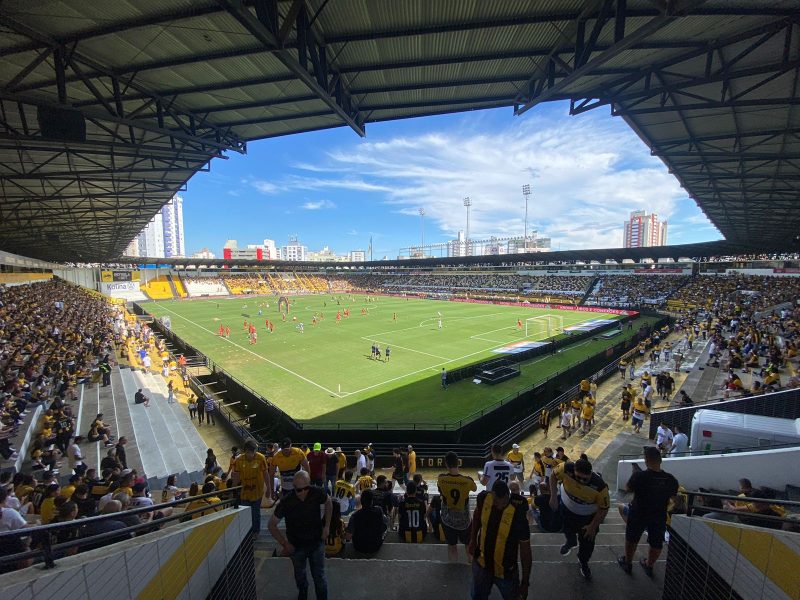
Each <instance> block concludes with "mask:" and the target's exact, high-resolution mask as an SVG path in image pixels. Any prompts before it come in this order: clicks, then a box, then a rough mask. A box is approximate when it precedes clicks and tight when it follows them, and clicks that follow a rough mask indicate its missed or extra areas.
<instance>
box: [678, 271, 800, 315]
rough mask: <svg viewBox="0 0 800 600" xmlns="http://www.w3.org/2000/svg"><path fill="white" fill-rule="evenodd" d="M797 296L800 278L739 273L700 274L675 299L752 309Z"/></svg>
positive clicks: (706, 306)
mask: <svg viewBox="0 0 800 600" xmlns="http://www.w3.org/2000/svg"><path fill="white" fill-rule="evenodd" d="M797 298H800V277H776V276H772V277H769V276H763V275H739V274H728V275H698V276H697V277H693V278H692V279H691V280H690V281H689V283H688V284H687V285H685V286H684V287H682V288H681V289H680V290H678V291H677V292H676V293H675V294H674V295H673V296H672V300H675V301H678V302H682V303H684V304H687V305H695V306H697V307H700V308H713V309H714V310H719V309H723V310H727V309H730V308H733V307H735V306H737V305H738V306H741V307H742V308H743V309H745V310H747V311H750V312H757V311H761V310H765V309H767V308H770V307H772V306H776V305H778V304H782V303H784V302H793V301H794V300H796V299H797Z"/></svg>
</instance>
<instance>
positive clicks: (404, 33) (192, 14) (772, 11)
mask: <svg viewBox="0 0 800 600" xmlns="http://www.w3.org/2000/svg"><path fill="white" fill-rule="evenodd" d="M244 4H246V5H248V6H250V5H253V4H256V3H255V2H254V1H253V0H246V1H245V2H244ZM220 12H222V9H221V8H220V7H219V5H218V4H217V3H216V2H200V1H199V0H198V1H195V2H192V3H191V6H189V7H188V8H181V9H177V10H173V11H166V12H162V13H158V14H155V15H144V16H142V17H139V18H136V17H134V18H128V19H125V20H124V21H116V22H111V23H108V24H106V25H102V26H100V27H92V28H87V29H83V30H79V31H76V32H74V33H70V34H69V35H66V36H59V37H58V38H56V39H57V41H58V42H60V43H62V44H66V45H69V44H72V43H75V42H81V41H83V40H89V39H93V38H97V37H103V36H106V35H111V34H114V33H121V32H125V31H132V30H134V29H141V28H143V27H152V26H155V25H170V24H173V23H175V22H180V21H187V20H190V19H193V18H197V17H202V16H209V15H214V14H218V13H220ZM793 12H794V11H793V9H791V8H781V7H774V8H773V7H757V8H750V7H737V6H732V7H724V6H719V7H708V8H703V7H700V8H698V9H695V10H693V11H691V12H690V14H692V15H709V16H790V15H791V14H792V13H793ZM578 14H579V13H577V12H575V11H563V12H559V11H552V12H549V13H546V14H542V15H530V16H527V15H521V16H515V17H512V18H509V19H496V20H477V21H466V22H460V23H443V24H438V25H431V26H421V27H413V28H404V29H394V30H388V31H366V32H361V33H351V34H344V35H340V36H332V37H331V38H326V39H325V43H327V44H338V43H342V44H347V43H353V42H359V41H375V40H384V39H392V38H398V37H401V38H405V37H410V36H417V35H437V34H442V33H453V32H461V31H480V30H484V29H496V28H503V27H518V26H520V25H535V24H539V23H552V22H562V21H574V20H575V19H576V18H577V17H578ZM627 14H628V16H631V17H653V16H657V15H658V9H644V8H643V9H633V10H632V9H629V10H628V11H627ZM45 47H46V46H45V45H43V44H41V43H39V42H28V43H24V44H17V45H14V46H9V47H7V48H3V49H2V50H0V57H2V56H10V55H12V54H18V53H21V52H30V51H34V50H37V49H41V48H45Z"/></svg>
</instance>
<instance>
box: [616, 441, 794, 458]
mask: <svg viewBox="0 0 800 600" xmlns="http://www.w3.org/2000/svg"><path fill="white" fill-rule="evenodd" d="M642 447H643V448H647V447H648V446H642ZM797 447H800V442H786V443H785V444H770V445H768V446H743V447H741V448H728V449H726V450H719V451H714V452H704V453H703V454H692V451H691V450H686V451H685V452H676V453H675V454H667V455H666V456H665V457H664V458H675V457H681V456H712V455H714V454H738V453H740V452H750V451H754V450H775V449H776V448H797ZM642 458H643V457H642V455H641V454H620V456H619V460H636V459H642Z"/></svg>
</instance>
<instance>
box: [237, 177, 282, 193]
mask: <svg viewBox="0 0 800 600" xmlns="http://www.w3.org/2000/svg"><path fill="white" fill-rule="evenodd" d="M245 181H246V183H249V185H251V186H253V187H254V188H255V189H257V190H258V191H259V192H261V193H262V194H277V193H278V192H279V191H281V188H280V187H279V186H277V185H275V184H274V183H272V182H270V181H262V180H259V179H256V180H251V181H247V180H245Z"/></svg>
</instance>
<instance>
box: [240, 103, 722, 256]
mask: <svg viewBox="0 0 800 600" xmlns="http://www.w3.org/2000/svg"><path fill="white" fill-rule="evenodd" d="M554 113H555V110H553V109H550V110H543V111H541V112H539V113H537V114H528V115H526V116H525V117H522V118H519V119H513V120H509V124H508V126H506V127H504V128H496V127H495V128H493V129H492V130H491V131H490V132H487V131H486V124H485V123H483V122H482V121H481V119H464V121H463V122H462V126H460V127H455V128H451V129H448V130H444V131H429V132H426V133H424V134H420V135H417V136H411V135H403V136H396V137H394V138H389V139H383V140H380V141H377V142H372V141H368V140H356V141H355V142H353V143H352V144H348V145H345V146H341V147H338V148H337V149H335V150H332V151H329V152H327V159H323V161H321V163H323V164H318V165H317V164H314V165H310V164H307V163H298V164H296V165H295V167H296V168H297V169H299V170H301V171H306V172H307V175H306V174H299V175H292V176H289V177H285V178H284V179H282V180H281V181H278V182H276V183H275V184H268V186H271V187H269V188H268V189H269V190H270V191H272V190H273V189H275V190H277V189H280V190H283V191H300V190H302V191H324V190H330V193H331V194H333V193H335V192H337V191H338V192H341V191H352V192H362V193H364V192H366V193H369V194H374V196H375V198H376V199H377V200H379V201H382V202H383V203H385V204H387V205H389V207H390V210H391V212H392V213H393V214H399V215H403V216H406V217H410V218H413V217H417V218H419V212H418V211H419V208H420V207H424V209H425V228H426V240H428V239H429V240H431V241H433V240H437V241H440V240H443V239H450V238H452V237H453V236H455V235H456V233H457V232H458V231H459V230H462V229H464V228H465V226H466V209H465V208H464V206H463V198H464V197H465V196H469V197H470V198H471V200H472V209H471V214H470V237H472V238H473V239H480V238H486V237H489V236H491V235H497V236H502V237H510V236H517V235H521V234H522V232H523V230H524V220H525V200H524V197H523V196H522V190H521V188H522V185H523V184H530V186H531V191H532V195H531V196H530V199H529V205H528V229H529V231H531V230H538V231H539V233H540V235H543V236H548V237H551V238H552V240H553V247H554V248H558V247H561V248H562V249H568V248H607V247H619V246H621V245H622V230H623V225H622V223H623V221H624V220H625V219H627V218H628V214H629V212H630V211H633V210H639V209H645V210H647V211H649V212H655V213H657V214H658V215H659V217H660V218H661V219H662V220H668V221H670V227H671V228H672V227H673V225H674V226H675V229H674V231H676V232H677V231H680V228H681V224H682V223H683V224H684V225H685V230H687V231H688V230H691V229H692V228H695V229H700V228H702V229H705V226H706V225H707V224H708V221H707V219H706V218H705V216H704V215H702V214H701V213H700V211H699V210H698V209H697V208H696V206H695V205H694V202H693V201H691V200H690V199H689V198H688V197H687V195H686V193H685V192H684V191H683V190H682V189H681V187H680V185H679V184H678V182H677V180H676V179H675V178H674V177H673V176H672V175H670V174H669V173H668V172H667V170H666V168H665V167H664V165H663V163H661V161H660V160H659V159H658V158H655V157H652V156H650V154H649V151H648V149H647V148H646V147H645V146H644V144H643V143H642V142H641V141H640V140H639V139H638V138H637V137H636V135H635V134H634V133H633V131H631V130H630V129H629V128H628V126H627V125H626V124H625V123H624V122H623V121H621V120H612V119H609V118H608V117H607V116H606V115H605V114H602V115H601V114H599V113H594V114H587V115H582V116H579V117H566V116H564V117H562V116H561V115H556V116H554ZM356 169H357V174H355V170H356ZM255 183H258V182H254V183H253V185H255ZM263 183H267V182H263ZM257 189H258V188H257ZM260 191H264V190H260ZM265 193H270V192H266V191H265ZM325 207H326V206H324V205H323V204H322V203H321V202H307V203H306V204H305V205H304V206H303V208H306V209H307V210H318V209H321V208H325ZM673 217H674V221H673ZM681 220H683V221H682V223H681ZM671 230H672V229H671Z"/></svg>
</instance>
